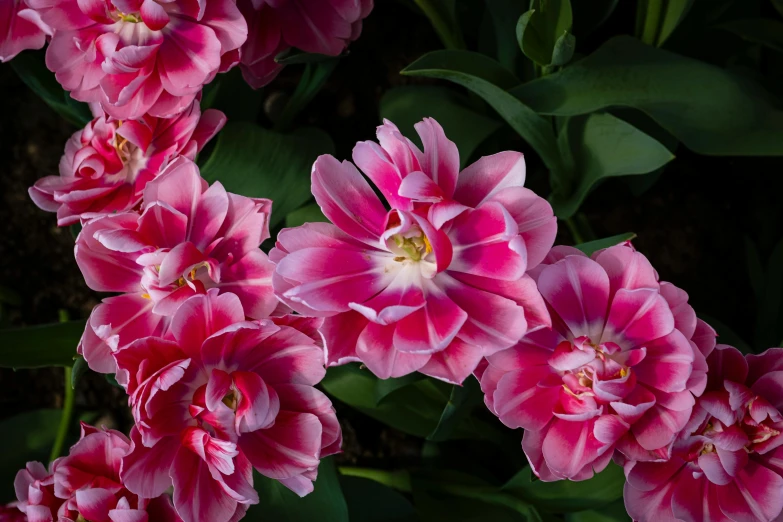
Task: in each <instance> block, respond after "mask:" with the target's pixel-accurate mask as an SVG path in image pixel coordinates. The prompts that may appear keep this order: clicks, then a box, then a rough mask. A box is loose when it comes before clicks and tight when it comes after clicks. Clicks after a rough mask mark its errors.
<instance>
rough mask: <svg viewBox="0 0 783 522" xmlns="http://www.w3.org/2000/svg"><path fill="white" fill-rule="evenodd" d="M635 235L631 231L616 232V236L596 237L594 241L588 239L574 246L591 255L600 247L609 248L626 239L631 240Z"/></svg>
mask: <svg viewBox="0 0 783 522" xmlns="http://www.w3.org/2000/svg"><path fill="white" fill-rule="evenodd" d="M635 237H636V234H634V233H633V232H626V233H625V234H617V235H616V236H611V237H606V238H603V239H596V240H595V241H588V242H587V243H581V244H579V245H575V247H576V248H578V249H579V250H581V251H582V252H584V253H585V254H587V255H588V256H591V255H593V253H594V252H597V251H599V250H601V249H602V248H609V247H612V246H615V245H619V244H620V243H625V242H626V241H631V240H632V239H634V238H635Z"/></svg>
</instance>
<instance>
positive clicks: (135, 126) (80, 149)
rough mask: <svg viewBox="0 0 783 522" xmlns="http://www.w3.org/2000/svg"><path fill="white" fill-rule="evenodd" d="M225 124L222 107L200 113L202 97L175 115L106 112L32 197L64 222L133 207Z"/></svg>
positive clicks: (70, 145)
mask: <svg viewBox="0 0 783 522" xmlns="http://www.w3.org/2000/svg"><path fill="white" fill-rule="evenodd" d="M225 122H226V117H225V115H224V114H223V113H222V112H220V111H217V110H214V109H209V110H207V111H205V112H204V114H201V109H200V107H199V102H198V100H195V101H194V102H193V103H192V104H191V105H190V107H188V108H187V109H186V110H185V111H184V112H182V113H181V114H179V115H177V116H176V117H174V118H171V119H161V118H156V117H154V116H150V115H149V114H147V115H145V116H143V117H142V118H141V119H140V120H138V121H133V120H130V121H119V120H115V119H114V118H112V117H110V116H108V115H106V114H103V115H101V116H99V117H97V118H95V119H94V120H92V121H91V122H90V123H88V124H87V125H86V126H85V128H84V129H82V130H80V131H78V132H76V133H75V134H74V135H73V136H71V139H70V140H69V141H68V142H67V143H66V144H65V155H64V156H63V157H62V159H61V160H60V175H59V176H47V177H45V178H42V179H40V180H38V182H36V184H35V185H34V186H33V187H31V188H30V190H29V192H30V197H31V198H32V199H33V201H34V202H35V204H36V205H38V206H39V207H40V208H42V209H43V210H48V211H50V212H57V224H58V225H60V226H66V225H71V224H73V223H77V222H78V221H79V220H80V219H81V220H88V219H92V218H95V217H99V216H103V215H107V214H113V213H115V212H122V211H124V210H130V209H132V208H134V207H136V206H137V205H138V204H139V203H140V202H141V196H142V193H143V191H144V187H145V186H146V184H147V183H148V182H150V181H151V180H153V179H155V177H156V176H157V175H158V174H159V173H160V172H161V171H162V170H163V169H164V168H165V167H166V166H167V165H168V164H169V163H170V162H171V161H173V160H174V159H176V158H177V157H179V156H184V157H186V158H188V159H191V160H195V159H196V153H198V152H199V151H200V150H201V149H202V148H203V147H204V145H205V144H206V142H208V141H209V140H210V139H212V137H213V136H215V134H217V132H218V131H219V130H220V129H221V128H222V127H223V125H224V124H225Z"/></svg>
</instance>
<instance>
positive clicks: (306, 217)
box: [285, 203, 329, 228]
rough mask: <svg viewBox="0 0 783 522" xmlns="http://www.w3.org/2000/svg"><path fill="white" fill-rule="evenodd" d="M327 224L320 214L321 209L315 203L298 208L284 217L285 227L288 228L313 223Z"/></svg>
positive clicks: (326, 220) (321, 213)
mask: <svg viewBox="0 0 783 522" xmlns="http://www.w3.org/2000/svg"><path fill="white" fill-rule="evenodd" d="M318 221H320V222H328V221H329V220H328V219H326V216H324V213H323V212H321V207H319V206H318V204H317V203H311V204H309V205H305V206H303V207H300V208H298V209H296V210H294V211H293V212H289V213H288V215H287V216H286V217H285V226H286V227H288V228H293V227H298V226H300V225H304V224H305V223H314V222H318Z"/></svg>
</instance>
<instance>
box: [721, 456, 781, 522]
mask: <svg viewBox="0 0 783 522" xmlns="http://www.w3.org/2000/svg"><path fill="white" fill-rule="evenodd" d="M781 490H783V477H781V476H780V475H778V474H777V473H775V472H773V471H770V470H769V469H767V468H765V467H764V466H761V465H760V464H757V463H756V462H754V461H750V462H748V464H747V466H745V468H744V469H742V470H741V471H739V472H738V473H737V477H736V478H735V479H734V481H733V483H731V484H729V485H728V486H726V487H722V488H720V490H719V491H720V493H719V495H718V502H719V504H720V509H721V511H723V513H725V514H726V516H727V517H729V518H730V519H732V520H743V521H744V520H751V519H750V516H751V515H752V516H754V517H755V520H777V517H778V516H779V515H780V513H781V510H783V495H781V494H780V492H781Z"/></svg>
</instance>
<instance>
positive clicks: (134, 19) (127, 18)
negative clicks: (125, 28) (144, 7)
mask: <svg viewBox="0 0 783 522" xmlns="http://www.w3.org/2000/svg"><path fill="white" fill-rule="evenodd" d="M117 16H119V18H120V20H122V21H123V22H130V23H132V24H137V23H139V22H141V17H140V16H139V15H137V14H125V13H120V12H117Z"/></svg>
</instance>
